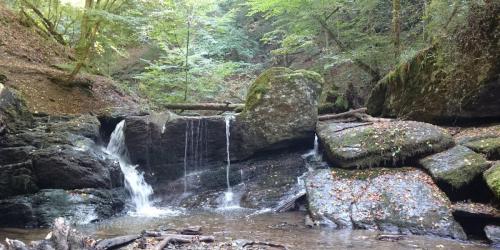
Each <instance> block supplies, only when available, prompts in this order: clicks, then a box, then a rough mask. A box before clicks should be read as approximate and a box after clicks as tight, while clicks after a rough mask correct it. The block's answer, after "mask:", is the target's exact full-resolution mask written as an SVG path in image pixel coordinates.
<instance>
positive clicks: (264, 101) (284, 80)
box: [234, 68, 323, 158]
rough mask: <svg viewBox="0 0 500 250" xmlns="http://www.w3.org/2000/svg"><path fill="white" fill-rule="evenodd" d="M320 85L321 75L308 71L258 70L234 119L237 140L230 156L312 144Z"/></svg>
mask: <svg viewBox="0 0 500 250" xmlns="http://www.w3.org/2000/svg"><path fill="white" fill-rule="evenodd" d="M322 84H323V79H322V78H321V76H320V75H319V74H317V73H315V72H310V71H304V70H297V71H293V70H290V69H287V68H271V69H269V70H267V71H265V72H264V73H262V74H261V75H260V76H259V77H258V78H257V80H256V81H255V82H254V83H253V84H252V86H251V87H250V89H249V92H248V95H247V99H246V102H245V109H244V111H243V112H242V113H241V114H240V115H239V116H238V117H237V118H236V122H235V130H236V131H237V132H236V135H234V137H235V138H239V140H241V143H239V145H237V146H239V147H238V150H235V154H234V156H235V157H236V156H239V157H241V158H244V157H248V156H250V155H252V154H254V153H256V152H261V151H265V150H275V149H282V148H288V147H296V146H297V145H301V146H309V145H312V143H313V138H314V130H315V126H316V121H317V116H318V99H319V96H320V94H321V88H322ZM238 132H239V133H240V134H238Z"/></svg>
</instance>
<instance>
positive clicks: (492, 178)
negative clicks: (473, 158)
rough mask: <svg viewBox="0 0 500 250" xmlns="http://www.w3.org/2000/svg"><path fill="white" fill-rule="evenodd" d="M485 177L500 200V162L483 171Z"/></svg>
mask: <svg viewBox="0 0 500 250" xmlns="http://www.w3.org/2000/svg"><path fill="white" fill-rule="evenodd" d="M483 178H484V180H485V181H486V184H488V187H489V188H490V189H491V191H493V193H494V194H495V197H496V198H497V199H499V200H500V162H499V161H497V162H496V163H495V164H493V167H491V168H490V169H488V170H486V171H485V172H484V173H483Z"/></svg>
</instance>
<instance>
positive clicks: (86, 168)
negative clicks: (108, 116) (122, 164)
mask: <svg viewBox="0 0 500 250" xmlns="http://www.w3.org/2000/svg"><path fill="white" fill-rule="evenodd" d="M0 120H1V121H0V123H1V124H0V127H3V129H2V128H0V129H1V130H2V131H0V213H1V215H0V226H20V227H22V226H47V225H48V223H51V222H52V220H53V219H54V218H55V217H57V216H61V215H64V216H67V217H68V218H70V217H71V218H73V219H74V220H76V221H80V220H84V219H83V217H85V218H90V217H92V219H89V220H94V219H99V218H104V217H109V216H111V215H112V213H114V212H115V211H118V210H120V209H119V208H121V207H123V202H122V201H120V202H118V201H117V200H116V199H115V198H113V197H112V196H113V195H112V193H111V191H110V189H111V188H114V187H119V186H122V185H123V184H122V176H121V171H120V169H119V165H118V164H117V163H116V162H115V161H114V160H112V159H110V157H109V156H108V155H107V154H106V153H105V152H103V150H102V149H101V146H99V145H98V143H100V131H99V129H100V123H99V121H98V120H97V118H96V117H94V116H90V115H81V116H61V117H53V116H46V115H36V116H32V114H31V113H29V112H28V109H27V108H26V105H25V103H24V102H23V101H22V100H21V99H19V97H18V96H17V95H16V94H15V93H14V92H11V91H10V90H8V89H6V88H3V86H2V88H1V89H0ZM88 188H94V189H88ZM96 188H97V189H96ZM40 189H41V190H40ZM62 189H66V190H72V191H65V190H62ZM73 189H78V190H73ZM80 189H85V190H80ZM121 199H123V197H122V198H121ZM115 203H116V204H118V203H121V204H122V205H116V204H115ZM111 204H115V205H111ZM111 207H112V209H111ZM86 216H87V217H86ZM88 216H90V217H88ZM89 220H86V221H89Z"/></svg>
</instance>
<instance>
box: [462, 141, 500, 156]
mask: <svg viewBox="0 0 500 250" xmlns="http://www.w3.org/2000/svg"><path fill="white" fill-rule="evenodd" d="M465 146H466V147H468V148H470V149H472V150H474V151H476V152H478V153H481V154H485V155H486V156H487V157H488V158H489V159H491V160H500V137H496V138H485V139H479V140H474V141H470V142H467V143H465Z"/></svg>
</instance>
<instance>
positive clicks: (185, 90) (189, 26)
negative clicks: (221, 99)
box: [184, 16, 191, 101]
mask: <svg viewBox="0 0 500 250" xmlns="http://www.w3.org/2000/svg"><path fill="white" fill-rule="evenodd" d="M190 31H191V20H189V16H188V20H187V38H186V62H185V64H186V68H185V71H186V79H185V82H184V84H185V86H184V88H185V89H184V101H186V100H187V94H188V88H189V85H188V80H189V79H188V76H189V61H188V60H189V36H190Z"/></svg>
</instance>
